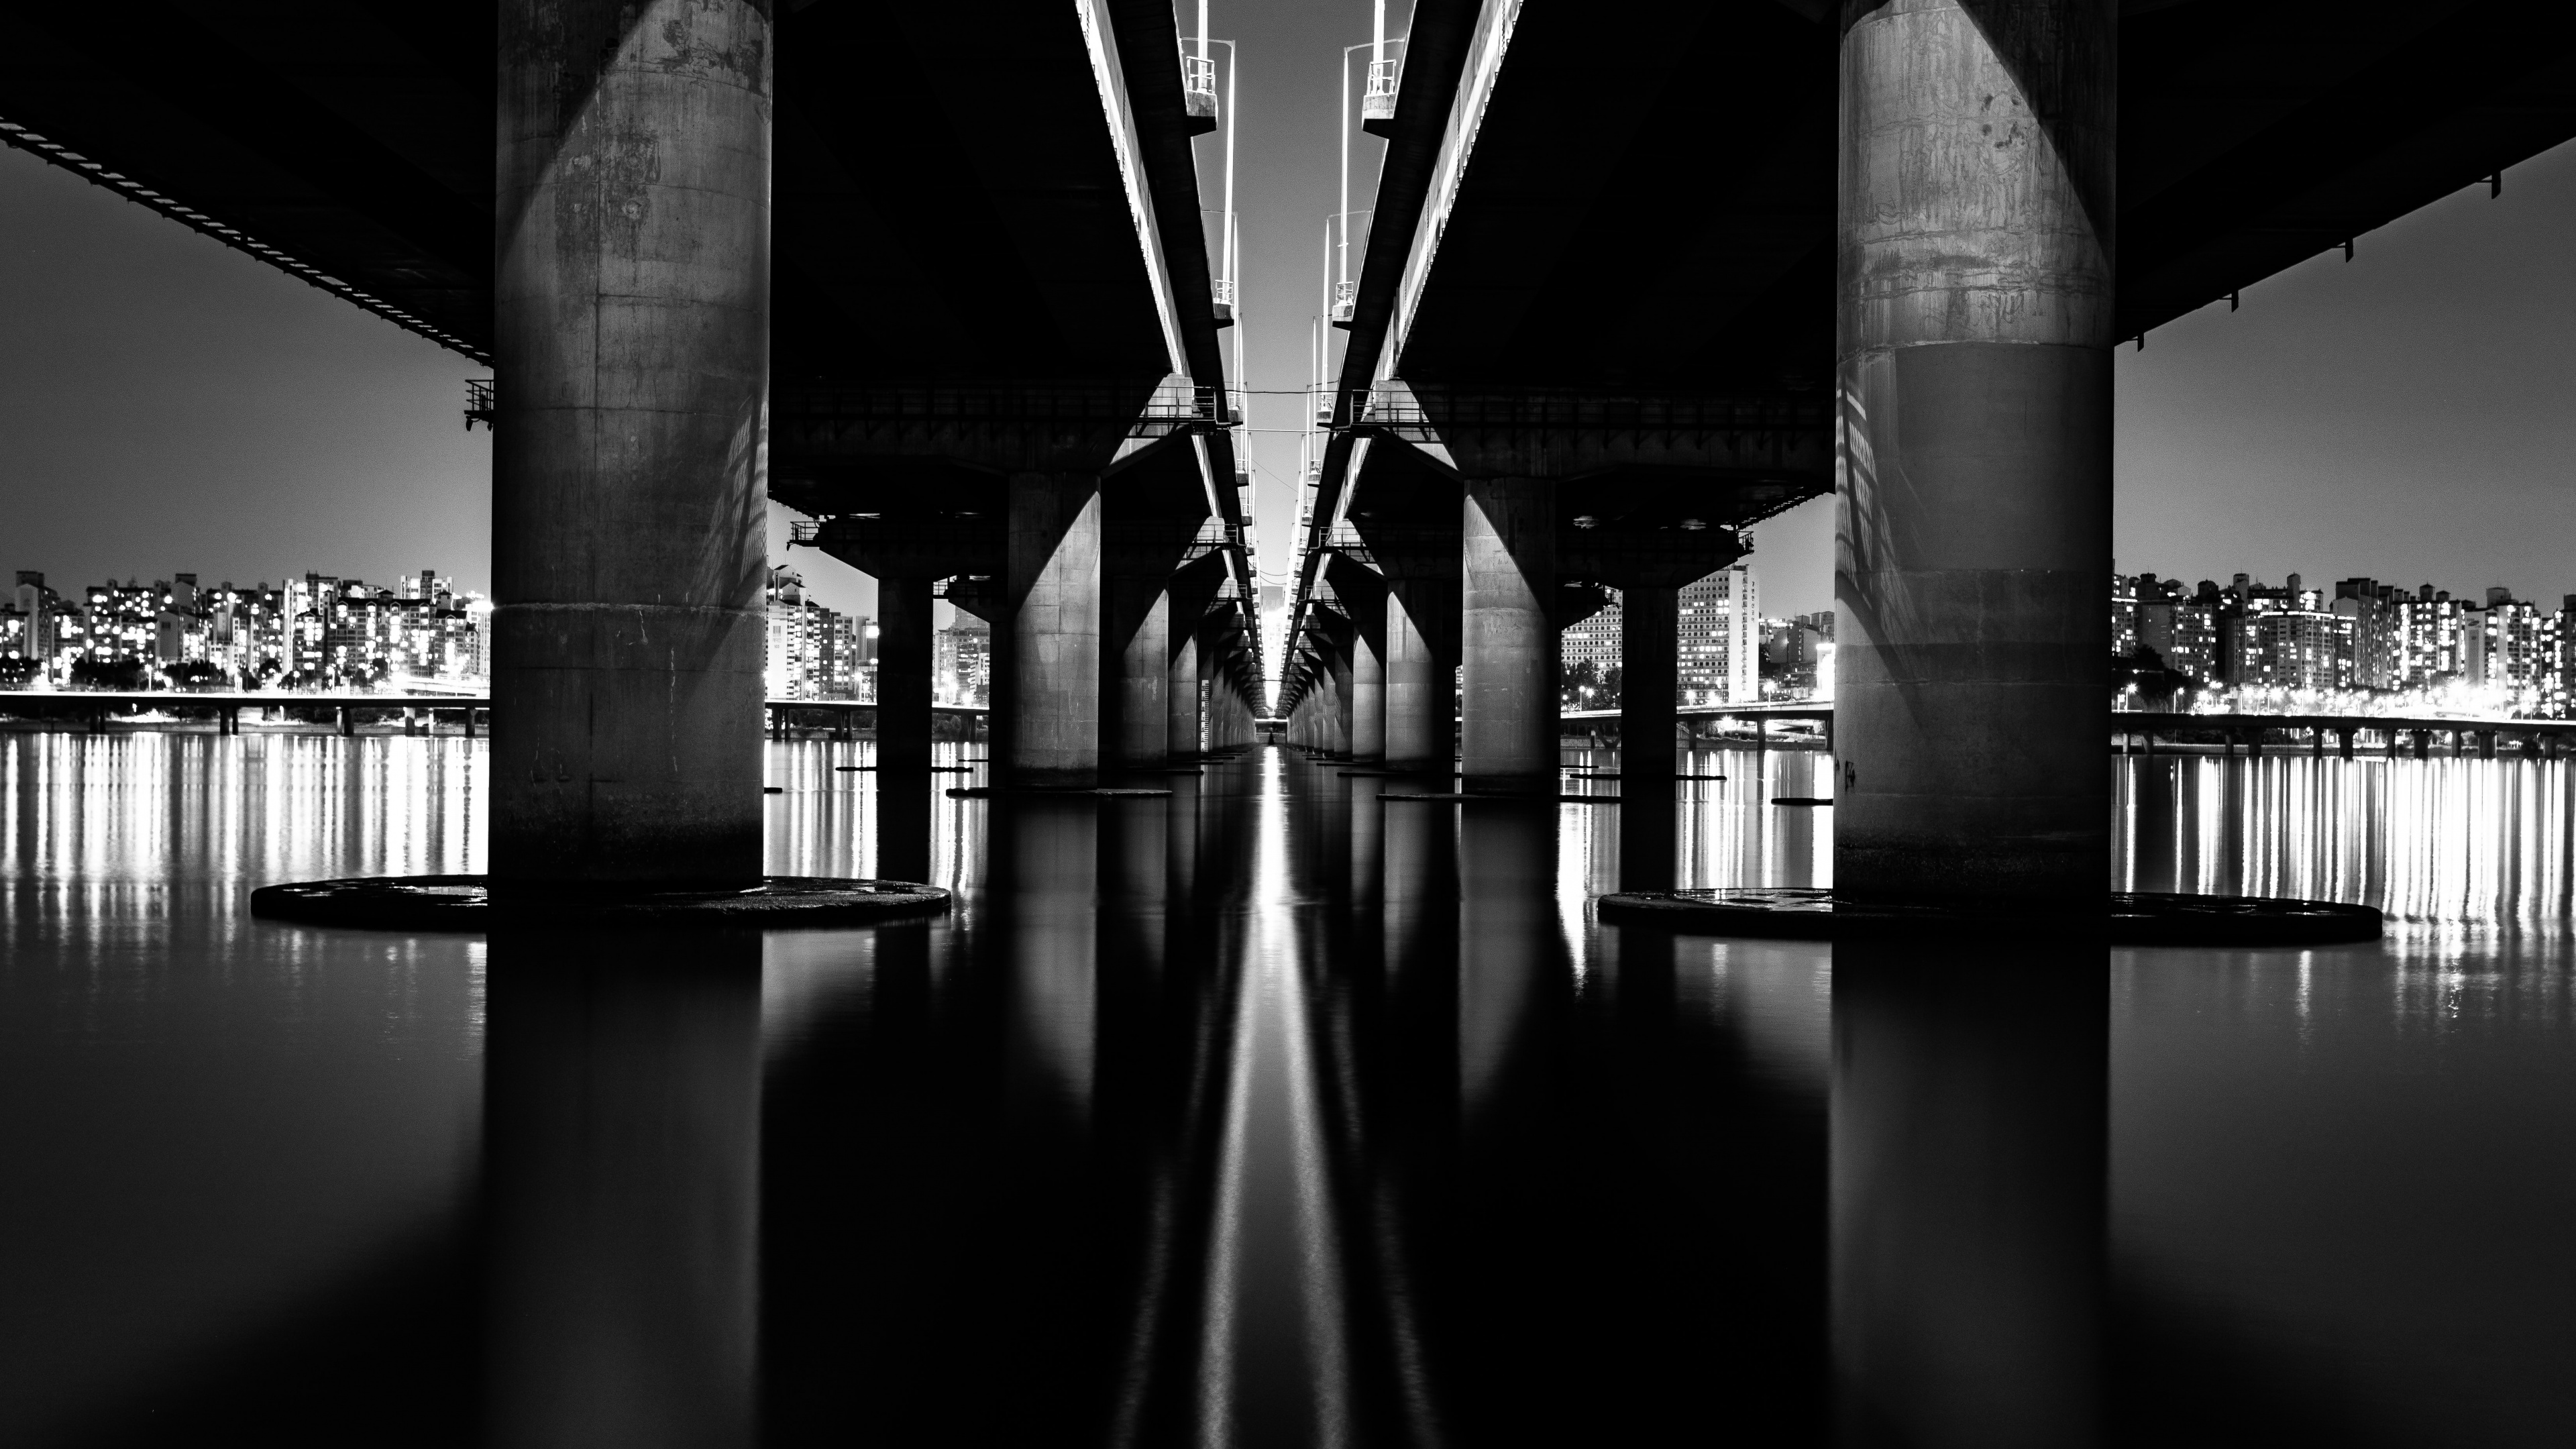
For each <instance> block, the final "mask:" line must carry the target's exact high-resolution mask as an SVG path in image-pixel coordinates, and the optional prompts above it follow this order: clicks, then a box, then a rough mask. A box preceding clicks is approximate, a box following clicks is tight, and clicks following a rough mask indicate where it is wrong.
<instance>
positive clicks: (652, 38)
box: [491, 0, 771, 886]
mask: <svg viewBox="0 0 2576 1449" xmlns="http://www.w3.org/2000/svg"><path fill="white" fill-rule="evenodd" d="M770 50H771V47H770V17H769V7H768V6H767V5H764V4H756V3H751V0H687V3H683V0H648V3H634V0H547V3H538V0H506V3H504V4H503V5H502V7H501V20H500V45H499V52H500V71H501V80H500V107H499V109H500V117H499V149H500V165H499V175H498V179H497V186H496V198H495V200H496V207H495V210H496V213H497V216H498V244H497V253H498V275H497V277H496V285H495V289H494V305H493V313H494V322H495V328H494V330H495V334H496V335H495V345H494V357H493V372H494V375H495V377H496V378H497V380H498V390H499V396H498V401H499V420H498V426H497V427H496V428H495V430H494V438H493V465H492V473H493V505H494V506H493V527H492V573H493V586H494V587H493V591H494V593H495V595H496V596H497V598H498V608H497V609H496V611H495V614H494V617H493V678H492V694H493V718H494V722H495V725H496V728H495V730H494V738H493V744H492V749H493V772H492V774H493V785H492V789H493V795H492V799H493V804H492V839H491V866H492V877H493V879H494V881H495V882H496V883H502V882H554V883H559V884H574V885H594V886H652V885H668V884H674V883H679V882H704V883H735V882H744V881H751V880H757V879H758V878H759V876H760V873H761V814H762V812H761V753H760V727H761V711H760V701H761V645H762V640H763V636H764V633H765V630H766V628H767V622H766V616H765V609H764V606H763V600H762V586H763V583H764V580H765V576H766V571H767V564H768V559H767V539H766V534H765V530H766V527H767V516H766V508H767V505H766V501H765V490H766V483H765V477H764V468H765V462H764V459H765V453H766V448H767V411H766V408H767V397H768V381H769V379H768V367H769V184H770V182H769V135H770V121H769V113H770V96H769V72H770Z"/></svg>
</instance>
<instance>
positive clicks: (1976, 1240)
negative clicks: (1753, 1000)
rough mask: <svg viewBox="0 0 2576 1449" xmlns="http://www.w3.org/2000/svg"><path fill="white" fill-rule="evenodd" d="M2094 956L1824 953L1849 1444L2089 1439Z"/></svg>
mask: <svg viewBox="0 0 2576 1449" xmlns="http://www.w3.org/2000/svg"><path fill="white" fill-rule="evenodd" d="M2107 983H2108V973H2107V970H2106V965H2105V960H2104V951H2103V948H2102V947H2101V946H2099V945H2098V944H2097V945H2094V946H2092V947H2090V948H2083V947H2076V948H2057V949H2044V948H2043V949H2024V950H2019V951H2015V950H2010V949H1992V948H1989V949H1984V950H1980V951H1978V952H1976V953H1974V954H1973V955H1970V954H1966V953H1962V954H1960V955H1956V956H1948V957H1945V956H1942V955H1940V954H1939V953H1938V952H1937V951H1932V952H1927V951H1926V950H1925V949H1924V948H1923V947H1922V946H1921V945H1919V944H1909V945H1906V946H1902V947H1897V946H1887V945H1871V944H1862V943H1852V942H1845V943H1841V944H1839V945H1837V946H1836V947H1835V948H1834V985H1833V993H1834V1008H1833V1011H1834V1082H1833V1106H1832V1135H1833V1148H1832V1168H1831V1183H1832V1187H1831V1191H1832V1209H1831V1229H1830V1231H1831V1240H1832V1258H1833V1264H1832V1290H1831V1298H1832V1305H1833V1352H1834V1369H1835V1375H1836V1380H1837V1388H1838V1397H1839V1405H1838V1413H1839V1416H1840V1417H1841V1419H1842V1421H1843V1428H1844V1437H1843V1442H1844V1443H1847V1444H1880V1443H1887V1444H1906V1445H1922V1446H1942V1445H1976V1446H1979V1449H2012V1446H2021V1445H2028V1446H2033V1449H2040V1446H2046V1449H2070V1446H2081V1445H2087V1444H2091V1443H2094V1442H2096V1441H2097V1439H2098V1437H2099V1429H2100V1423H2099V1412H2100V1399H2101V1376H2102V1362H2101V1354H2102V1325H2101V1319H2102V1313H2103V1276H2104V1266H2103V1236H2104V1225H2103V1195H2104V1189H2103V1173H2104V1162H2105V1127H2104V1118H2105V1112H2106V1110H2107V1102H2106V1077H2107V1073H2108V1067H2109V1049H2108V1045H2107V1037H2106V1029H2105V1017H2106V1012H2107V1009H2108V995H2107Z"/></svg>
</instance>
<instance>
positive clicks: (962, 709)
mask: <svg viewBox="0 0 2576 1449" xmlns="http://www.w3.org/2000/svg"><path fill="white" fill-rule="evenodd" d="M763 704H764V706H765V708H766V709H767V711H768V716H769V721H770V728H771V732H772V734H773V735H775V736H777V737H779V738H784V737H785V734H784V731H785V730H786V728H787V723H788V718H789V714H790V712H791V711H812V710H821V711H825V712H830V713H838V714H844V715H847V714H850V713H853V712H855V711H858V710H863V709H864V710H871V711H872V710H874V709H875V708H876V707H877V705H876V701H874V700H856V699H771V700H766V701H763ZM33 705H46V706H51V707H52V708H53V709H55V710H61V709H66V708H69V709H72V710H74V711H75V712H76V713H80V714H85V715H87V716H88V717H89V726H90V732H91V733H92V734H105V733H106V732H107V722H108V719H109V717H110V716H111V715H113V714H114V713H115V712H116V711H117V710H118V709H120V708H122V709H127V710H135V709H148V708H185V709H211V710H214V711H216V715H215V724H216V732H217V733H219V734H227V735H233V734H239V733H241V712H242V710H244V709H245V708H254V709H256V708H272V707H274V708H288V709H332V710H336V711H338V715H339V724H340V733H342V734H344V735H346V734H354V733H356V732H357V729H356V725H357V714H358V711H360V710H368V709H372V710H395V709H399V710H405V711H410V710H424V711H427V712H428V713H429V714H430V715H431V717H433V718H435V716H436V715H437V713H438V712H439V711H441V710H453V711H455V712H457V713H459V714H461V715H463V716H464V717H465V735H466V738H468V739H471V738H473V737H474V736H475V734H476V733H477V730H476V728H475V726H476V716H478V715H480V714H481V713H482V712H484V711H486V710H489V709H490V708H491V707H492V697H491V696H490V695H488V694H359V693H354V692H350V691H345V690H335V691H329V692H317V693H313V694H263V693H258V692H254V691H244V690H234V691H215V690H202V691H201V690H193V689H135V690H115V689H0V712H10V711H14V709H15V708H16V707H18V706H33ZM930 712H931V713H932V714H945V715H963V716H966V717H968V718H981V717H982V716H983V715H984V714H985V708H984V706H982V705H980V704H934V705H932V706H931V707H930Z"/></svg>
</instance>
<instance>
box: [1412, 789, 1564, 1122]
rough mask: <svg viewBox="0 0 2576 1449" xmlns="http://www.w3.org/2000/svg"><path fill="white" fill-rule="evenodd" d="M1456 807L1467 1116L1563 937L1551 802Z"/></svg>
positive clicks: (1462, 1079) (1483, 1099) (1462, 1080)
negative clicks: (1457, 815)
mask: <svg viewBox="0 0 2576 1449" xmlns="http://www.w3.org/2000/svg"><path fill="white" fill-rule="evenodd" d="M1413 808H1416V809H1419V808H1421V807H1419V806H1416V807H1413ZM1458 813H1459V826H1458V872H1459V892H1458V1098H1459V1106H1460V1108H1461V1110H1462V1111H1463V1112H1464V1113H1465V1114H1466V1117H1467V1120H1468V1121H1470V1122H1473V1120H1474V1119H1475V1116H1476V1114H1477V1111H1478V1109H1479V1108H1481V1107H1483V1106H1484V1105H1486V1103H1487V1101H1488V1099H1489V1098H1490V1097H1491V1096H1492V1094H1493V1091H1494V1088H1495V1086H1496V1085H1497V1079H1498V1078H1499V1077H1500V1076H1501V1075H1502V1070H1503V1066H1504V1061H1505V1059H1506V1058H1507V1057H1508V1056H1509V1055H1510V1054H1511V1050H1512V1046H1513V1041H1514V1038H1515V1037H1517V1036H1518V1035H1519V1033H1520V1031H1521V1028H1522V1026H1523V1023H1524V1019H1525V1018H1526V1017H1527V1016H1528V1015H1529V1013H1530V1010H1531V1008H1532V1006H1533V1005H1534V1003H1535V1001H1536V999H1537V996H1538V993H1539V990H1540V984H1541V974H1542V973H1543V972H1544V971H1545V970H1546V969H1547V966H1548V964H1549V961H1550V959H1551V957H1552V956H1553V955H1554V954H1555V947H1556V946H1557V944H1558V942H1559V940H1560V936H1559V932H1558V927H1557V921H1556V827H1557V811H1556V810H1555V808H1553V807H1552V806H1536V805H1520V804H1513V805H1474V804H1471V805H1465V806H1461V807H1460V808H1459V812H1458Z"/></svg>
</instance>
